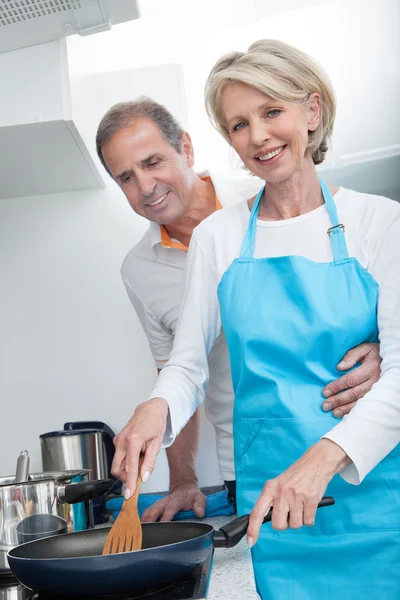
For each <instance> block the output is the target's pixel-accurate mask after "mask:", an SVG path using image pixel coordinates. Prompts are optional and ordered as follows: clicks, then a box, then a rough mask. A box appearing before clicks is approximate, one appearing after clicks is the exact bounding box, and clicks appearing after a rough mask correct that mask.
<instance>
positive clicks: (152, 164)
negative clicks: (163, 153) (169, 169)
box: [149, 160, 160, 167]
mask: <svg viewBox="0 0 400 600" xmlns="http://www.w3.org/2000/svg"><path fill="white" fill-rule="evenodd" d="M159 162H160V161H159V160H154V161H153V162H151V163H149V167H156V166H157V165H158V164H159Z"/></svg>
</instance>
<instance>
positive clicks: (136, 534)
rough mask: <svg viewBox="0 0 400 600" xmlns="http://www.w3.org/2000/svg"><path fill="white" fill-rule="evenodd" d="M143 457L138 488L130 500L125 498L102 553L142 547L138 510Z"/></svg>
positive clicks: (140, 461) (137, 482)
mask: <svg viewBox="0 0 400 600" xmlns="http://www.w3.org/2000/svg"><path fill="white" fill-rule="evenodd" d="M142 463H143V457H142V456H141V457H140V460H139V471H138V477H137V481H136V490H135V493H134V494H133V496H131V497H130V498H129V500H124V503H123V505H122V508H121V512H120V513H119V515H118V517H117V519H116V521H115V523H114V525H113V526H112V527H111V530H110V533H109V534H108V536H107V538H106V542H105V544H104V548H103V552H102V554H116V553H117V552H132V551H134V550H141V548H142V524H141V523H140V518H139V512H138V497H139V491H140V484H141V483H142V479H141V477H140V470H141V468H142Z"/></svg>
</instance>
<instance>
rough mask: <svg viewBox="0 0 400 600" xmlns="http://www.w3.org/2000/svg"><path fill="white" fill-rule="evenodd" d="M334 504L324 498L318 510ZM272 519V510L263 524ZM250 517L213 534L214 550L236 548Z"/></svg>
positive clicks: (236, 520) (327, 497)
mask: <svg viewBox="0 0 400 600" xmlns="http://www.w3.org/2000/svg"><path fill="white" fill-rule="evenodd" d="M333 504H335V500H334V499H333V498H332V496H324V497H323V498H322V499H321V502H320V503H319V504H318V508H323V507H324V506H332V505H333ZM271 518H272V508H271V509H270V510H269V512H268V513H267V515H266V516H265V517H264V521H263V524H264V523H268V522H269V521H271ZM249 519H250V515H243V516H242V517H238V518H237V519H234V520H233V521H231V522H230V523H227V524H226V525H224V526H223V527H221V528H220V529H219V530H218V531H216V532H215V533H214V547H215V548H233V547H234V546H236V545H237V544H238V543H239V542H240V540H241V539H242V537H243V536H244V535H245V533H246V531H247V527H248V526H249Z"/></svg>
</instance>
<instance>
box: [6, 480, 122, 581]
mask: <svg viewBox="0 0 400 600" xmlns="http://www.w3.org/2000/svg"><path fill="white" fill-rule="evenodd" d="M90 476H91V472H90V470H89V469H81V470H76V471H53V472H45V473H33V474H32V473H30V475H29V477H30V480H29V481H26V482H24V483H16V482H15V475H13V476H9V477H3V478H0V575H2V574H7V573H9V572H10V568H9V565H8V561H7V552H8V551H9V550H11V549H12V548H14V547H15V546H18V544H19V542H18V532H17V526H18V524H20V523H21V522H22V521H23V520H24V519H27V518H28V517H31V516H32V515H56V516H58V517H61V518H62V519H64V520H65V521H66V523H67V526H68V532H72V531H82V530H85V529H91V528H92V527H93V526H94V520H93V508H92V503H91V501H90V499H91V498H94V497H96V496H100V495H102V494H104V493H105V492H106V491H107V490H108V489H110V487H111V485H112V481H111V480H109V479H105V480H99V481H91V479H90Z"/></svg>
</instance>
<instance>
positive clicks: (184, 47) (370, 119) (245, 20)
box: [68, 0, 400, 174]
mask: <svg viewBox="0 0 400 600" xmlns="http://www.w3.org/2000/svg"><path fill="white" fill-rule="evenodd" d="M294 6H298V7H299V8H298V9H297V10H290V11H289V12H287V11H288V10H289V9H293V7H294ZM140 7H141V12H142V18H141V19H139V20H137V21H134V22H131V23H126V24H123V25H120V26H118V27H115V28H114V29H113V30H111V31H110V32H107V33H105V34H100V35H95V36H91V37H88V38H79V37H77V36H75V37H72V38H68V49H69V63H70V70H71V73H72V74H73V75H74V76H76V75H79V74H80V75H82V74H84V73H93V72H107V71H112V70H117V69H128V68H138V67H143V66H147V65H158V64H165V63H177V64H182V66H183V72H184V79H185V91H186V97H187V100H188V127H189V131H190V133H191V135H192V138H193V140H194V143H195V148H196V156H197V164H196V166H197V168H198V169H199V170H200V169H203V168H205V167H206V166H207V165H208V164H210V163H212V164H213V165H214V166H215V165H219V167H220V169H221V170H223V171H226V173H227V174H228V173H230V172H231V165H232V166H233V167H235V166H236V165H237V162H238V160H237V158H236V156H235V155H234V154H233V152H232V151H230V150H228V147H227V145H226V144H225V143H224V142H223V140H222V138H220V136H219V135H218V134H217V133H216V132H215V131H214V130H213V128H212V127H211V125H210V124H209V122H208V119H207V117H206V114H205V110H204V106H203V90H204V83H205V81H206V78H207V75H208V73H209V70H210V68H211V67H212V65H213V64H214V63H215V61H216V60H217V59H218V58H219V57H220V56H222V55H223V54H224V53H226V52H229V51H230V50H246V49H247V47H248V46H249V45H250V44H251V43H252V42H253V41H255V40H257V39H260V38H268V37H270V38H275V39H281V40H283V41H286V42H288V43H291V44H294V45H295V46H298V47H299V48H301V49H302V50H304V51H306V52H308V53H310V54H311V55H312V56H314V57H315V58H316V59H317V60H318V61H319V62H320V63H321V64H322V65H323V66H324V68H325V70H326V71H327V72H328V74H329V75H330V77H331V79H332V82H333V85H334V87H335V90H336V94H337V100H338V115H337V121H336V127H335V134H334V137H333V153H331V154H330V156H329V162H330V164H333V163H335V164H338V165H340V164H341V162H342V159H343V157H344V162H346V163H347V162H348V161H347V158H348V157H350V159H351V160H353V159H354V160H357V156H358V155H359V154H360V153H365V159H370V158H374V157H375V156H376V154H378V155H379V156H391V155H393V154H398V153H400V119H399V118H398V106H399V103H400V85H399V73H400V36H399V35H398V23H399V22H400V3H399V2H398V0H381V1H380V2H376V0H351V2H349V1H348V0H334V1H331V2H326V1H325V2H323V1H321V2H316V0H297V1H296V2H294V0H281V1H280V2H274V3H273V2H268V1H267V0H218V1H215V0H202V2H188V1H187V0H168V2H166V1H165V0H143V1H142V2H141V3H140ZM285 11H286V12H285ZM278 12H279V13H280V14H276V13H278ZM354 155H356V156H354Z"/></svg>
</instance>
